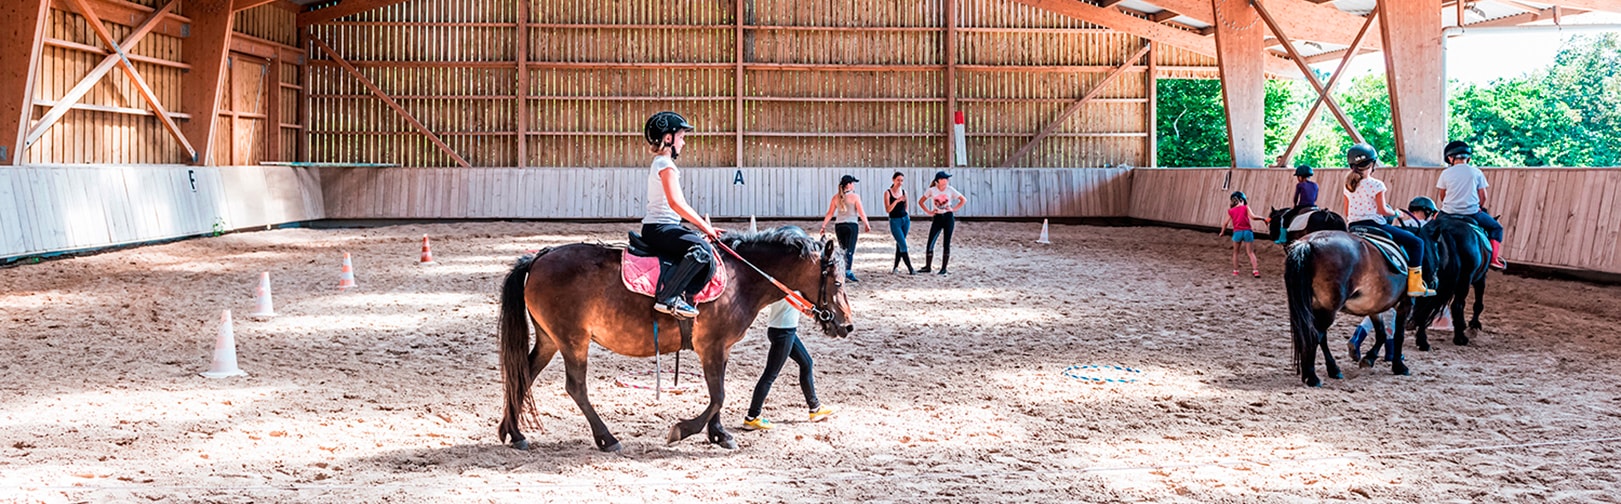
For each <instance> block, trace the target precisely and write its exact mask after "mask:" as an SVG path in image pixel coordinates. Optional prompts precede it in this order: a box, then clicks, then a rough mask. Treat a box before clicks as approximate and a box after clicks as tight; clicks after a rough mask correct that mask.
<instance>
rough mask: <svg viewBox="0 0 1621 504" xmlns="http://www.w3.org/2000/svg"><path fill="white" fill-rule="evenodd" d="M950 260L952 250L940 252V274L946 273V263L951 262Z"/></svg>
mask: <svg viewBox="0 0 1621 504" xmlns="http://www.w3.org/2000/svg"><path fill="white" fill-rule="evenodd" d="M950 262H951V252H942V253H941V254H940V274H941V275H944V274H946V264H947V263H950Z"/></svg>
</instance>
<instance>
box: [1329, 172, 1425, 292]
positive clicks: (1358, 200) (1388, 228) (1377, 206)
mask: <svg viewBox="0 0 1621 504" xmlns="http://www.w3.org/2000/svg"><path fill="white" fill-rule="evenodd" d="M1345 161H1346V164H1349V165H1351V173H1349V174H1347V175H1346V176H1345V187H1344V189H1345V220H1346V221H1348V222H1350V223H1351V227H1357V226H1366V227H1370V228H1378V229H1379V230H1382V231H1384V232H1385V233H1386V234H1389V235H1390V237H1391V239H1393V240H1394V241H1395V242H1396V244H1397V245H1401V248H1402V249H1404V250H1405V251H1406V252H1407V264H1408V268H1407V295H1408V296H1409V297H1427V296H1434V295H1435V291H1433V290H1430V289H1429V287H1427V286H1425V285H1424V268H1423V267H1422V266H1421V265H1422V264H1424V263H1423V260H1424V241H1423V240H1419V239H1418V237H1417V236H1414V235H1413V233H1409V232H1407V230H1405V229H1402V228H1399V227H1396V226H1392V225H1390V224H1387V223H1386V222H1385V217H1388V216H1393V215H1396V211H1395V210H1391V209H1390V206H1389V205H1386V204H1385V183H1384V181H1381V180H1379V179H1376V178H1373V169H1374V167H1376V166H1378V165H1379V153H1378V151H1375V150H1373V146H1370V145H1367V144H1356V145H1353V146H1351V149H1350V150H1348V151H1346V152H1345Z"/></svg>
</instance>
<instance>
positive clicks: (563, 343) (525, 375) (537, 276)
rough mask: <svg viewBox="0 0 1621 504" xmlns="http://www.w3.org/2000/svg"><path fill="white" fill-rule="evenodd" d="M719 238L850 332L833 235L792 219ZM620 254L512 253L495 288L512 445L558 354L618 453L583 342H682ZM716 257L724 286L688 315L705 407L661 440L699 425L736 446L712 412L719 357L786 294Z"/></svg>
mask: <svg viewBox="0 0 1621 504" xmlns="http://www.w3.org/2000/svg"><path fill="white" fill-rule="evenodd" d="M722 241H723V242H724V243H726V244H727V245H728V246H729V247H731V248H732V249H733V250H735V251H737V254H738V255H740V256H742V257H743V258H744V259H747V260H748V262H749V263H751V264H753V265H755V266H757V267H759V268H760V270H762V271H764V272H765V273H766V274H768V275H771V276H772V277H775V278H776V279H777V280H778V281H780V282H781V283H782V284H783V285H785V286H787V287H788V288H790V289H793V290H795V291H798V292H800V293H802V294H803V295H804V296H805V297H806V298H808V299H814V300H816V302H815V311H816V317H815V318H816V319H817V321H818V322H819V323H820V324H821V326H822V329H823V331H825V332H827V333H828V334H831V335H833V336H835V337H843V336H846V335H848V334H849V333H850V331H853V330H855V327H854V326H853V325H851V323H850V304H849V302H848V301H847V300H846V299H845V296H844V292H843V285H844V280H843V279H844V266H843V264H841V263H840V261H839V259H840V255H839V254H838V253H837V249H838V247H837V246H836V245H834V244H833V243H832V242H831V241H827V242H823V243H818V242H817V241H816V240H814V239H812V238H811V237H810V236H808V235H806V234H805V231H804V230H802V229H799V228H797V227H792V226H789V227H783V228H778V229H773V230H768V231H765V232H762V233H755V234H743V235H738V234H726V235H724V236H723V237H722ZM621 251H622V249H620V248H617V247H609V246H606V245H594V244H585V243H577V244H571V245H564V246H561V247H555V248H548V249H545V250H542V251H540V253H538V254H535V255H532V256H524V257H523V258H522V259H519V260H518V263H517V264H516V265H514V266H513V268H512V272H511V273H509V274H508V275H507V279H506V282H505V283H504V285H503V287H502V289H501V322H500V339H501V377H502V382H503V383H504V384H505V388H506V410H505V413H504V415H503V416H502V418H501V426H500V436H501V440H502V441H506V439H507V438H508V437H511V439H512V446H513V447H514V448H518V449H528V447H529V442H528V441H527V440H525V439H524V436H523V433H521V432H519V431H518V428H519V425H518V424H519V421H520V417H523V416H526V415H531V414H532V413H533V407H534V406H533V403H531V402H530V397H529V388H530V386H531V385H533V384H534V382H535V377H536V376H537V375H539V374H540V371H541V370H542V369H545V368H546V364H547V363H549V362H551V360H552V356H553V355H554V354H557V353H559V352H561V353H562V354H563V367H564V371H565V372H566V374H567V376H568V378H567V382H566V384H565V386H564V387H565V389H566V390H568V394H569V396H570V397H573V398H574V402H575V404H578V405H579V407H580V411H581V412H583V413H585V419H586V421H588V422H590V423H591V434H592V436H593V437H594V438H595V439H596V444H597V448H598V449H601V450H602V451H619V448H620V446H619V441H618V440H617V439H615V438H614V436H613V434H611V433H609V432H608V426H607V425H605V424H603V422H602V419H601V418H600V417H598V416H597V412H596V409H594V408H592V407H591V401H590V399H588V398H587V397H586V391H585V370H586V353H587V352H586V351H587V350H588V349H589V347H590V346H591V342H593V341H595V342H596V343H597V344H598V345H601V346H602V347H603V348H606V349H608V350H610V351H612V352H614V353H618V354H620V355H628V356H631V357H652V356H653V355H654V352H655V351H656V352H658V353H661V354H662V353H672V352H676V351H679V350H680V349H681V348H682V346H683V342H682V337H681V334H680V332H679V331H678V330H677V329H676V327H677V324H676V320H675V319H674V318H671V317H670V316H668V315H664V314H659V313H657V312H654V311H653V300H652V299H651V298H648V297H646V296H642V295H640V294H635V293H632V292H631V291H630V290H628V289H626V288H625V287H624V284H623V283H622V281H621V280H620V270H619V267H620V262H621V261H620V253H621ZM716 256H717V257H720V258H722V260H721V261H718V265H719V267H722V268H727V269H728V271H727V275H726V276H727V277H728V278H731V279H732V284H731V285H728V286H727V288H726V291H725V293H723V294H722V295H721V296H720V297H719V298H717V299H715V301H714V302H711V303H706V304H704V305H703V306H702V307H701V309H702V310H703V314H702V315H699V316H698V318H696V319H694V321H693V324H692V340H691V346H690V347H689V348H691V349H693V350H694V351H696V352H697V354H698V360H699V363H700V364H701V365H702V366H703V372H704V380H705V381H706V382H708V385H709V406H708V407H707V408H705V409H704V411H703V413H700V414H698V416H697V417H694V418H692V419H689V420H685V421H682V422H679V423H677V424H675V425H674V426H671V427H670V433H669V437H668V439H667V441H668V442H670V443H674V442H676V441H680V440H682V439H685V438H686V437H687V436H691V435H693V434H696V433H697V432H698V431H699V430H701V429H703V428H704V427H705V426H706V425H707V427H708V429H709V442H711V443H715V444H718V445H721V446H723V447H726V448H729V449H730V448H736V447H737V444H736V443H735V442H734V441H733V440H732V435H731V434H729V433H727V432H726V429H725V428H724V427H721V424H720V415H719V412H720V407H721V404H722V402H723V401H724V400H725V396H726V389H725V387H724V385H723V383H724V381H725V377H726V361H727V359H728V358H729V357H730V355H731V350H732V345H734V344H736V343H737V342H738V341H740V340H742V339H743V334H744V332H745V331H747V329H748V327H749V324H751V323H752V322H753V321H754V318H755V315H757V314H759V313H760V310H762V309H765V307H766V306H767V305H770V304H771V303H773V302H776V301H778V300H781V299H782V298H783V296H784V293H783V291H782V290H780V289H778V288H777V287H776V286H774V285H772V284H771V282H770V281H769V280H768V279H766V278H763V277H761V276H760V274H758V273H755V272H754V271H752V270H751V269H750V268H749V267H748V265H746V264H744V263H742V262H741V261H738V260H737V258H736V257H732V256H730V255H721V254H716ZM655 317H656V318H657V321H658V322H659V327H660V333H661V334H660V335H659V339H658V345H657V346H658V348H657V349H655V348H654V339H653V323H654V320H655ZM531 322H532V323H533V325H534V327H535V338H534V340H535V341H534V345H533V347H531V346H530V338H529V325H530V323H531ZM530 420H532V416H531V417H530Z"/></svg>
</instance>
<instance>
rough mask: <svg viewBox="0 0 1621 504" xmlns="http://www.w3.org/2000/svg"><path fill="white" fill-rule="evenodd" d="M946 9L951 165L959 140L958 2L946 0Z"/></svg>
mask: <svg viewBox="0 0 1621 504" xmlns="http://www.w3.org/2000/svg"><path fill="white" fill-rule="evenodd" d="M945 9H946V27H945V39H946V40H945V51H944V54H943V56H944V57H945V59H946V81H945V86H946V117H945V131H946V166H948V167H950V166H956V164H957V140H956V135H955V134H954V133H955V130H956V128H957V126H956V123H957V2H956V1H955V0H945ZM964 147H967V146H964Z"/></svg>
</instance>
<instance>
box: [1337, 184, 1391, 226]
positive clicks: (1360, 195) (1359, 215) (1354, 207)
mask: <svg viewBox="0 0 1621 504" xmlns="http://www.w3.org/2000/svg"><path fill="white" fill-rule="evenodd" d="M1344 192H1345V197H1346V198H1347V199H1349V200H1350V203H1351V204H1350V205H1349V207H1350V208H1347V209H1346V210H1345V222H1357V221H1365V220H1372V221H1380V222H1383V221H1384V216H1382V215H1380V214H1379V206H1378V204H1377V203H1376V202H1375V199H1374V197H1376V196H1378V195H1379V193H1382V192H1385V183H1384V182H1381V181H1380V180H1379V179H1376V178H1373V177H1368V178H1365V179H1362V183H1360V184H1357V186H1356V192H1351V191H1344Z"/></svg>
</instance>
